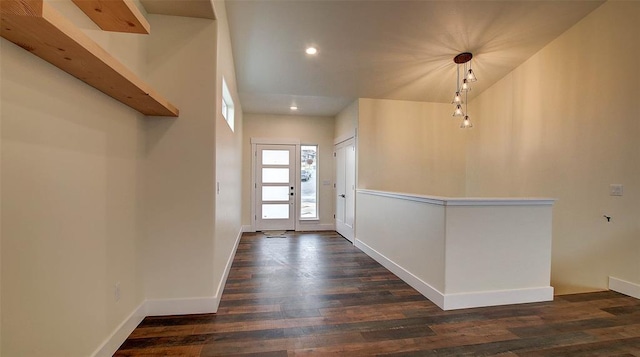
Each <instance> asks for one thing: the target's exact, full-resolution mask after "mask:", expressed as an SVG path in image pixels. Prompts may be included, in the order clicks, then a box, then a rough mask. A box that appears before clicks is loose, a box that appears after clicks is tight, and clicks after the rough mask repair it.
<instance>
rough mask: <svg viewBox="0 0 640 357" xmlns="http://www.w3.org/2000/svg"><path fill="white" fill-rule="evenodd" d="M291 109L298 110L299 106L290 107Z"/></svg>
mask: <svg viewBox="0 0 640 357" xmlns="http://www.w3.org/2000/svg"><path fill="white" fill-rule="evenodd" d="M289 109H291V110H298V107H297V106H295V105H292V106H290V107H289Z"/></svg>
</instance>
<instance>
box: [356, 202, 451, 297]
mask: <svg viewBox="0 0 640 357" xmlns="http://www.w3.org/2000/svg"><path fill="white" fill-rule="evenodd" d="M356 197H357V202H358V206H357V210H356V225H357V226H356V228H357V231H356V243H355V244H356V246H360V243H364V244H366V245H367V246H368V247H370V248H371V249H374V250H375V251H376V252H378V253H379V254H382V255H383V256H384V257H385V258H386V259H388V260H389V261H392V262H394V263H395V264H396V265H398V266H399V267H401V268H402V269H403V270H405V271H407V272H408V273H410V274H413V275H414V276H415V277H416V278H418V279H420V280H421V281H422V282H424V283H426V284H428V285H429V286H430V287H431V288H432V289H434V290H435V291H437V292H438V293H439V294H444V292H445V206H444V205H442V204H429V203H424V202H420V201H417V200H411V199H399V198H396V197H384V196H380V195H376V194H369V193H362V192H360V191H359V192H358V193H357V195H356ZM403 278H404V277H403ZM414 288H419V286H414ZM419 290H420V289H419ZM420 291H421V292H422V293H423V294H425V292H424V291H422V290H420ZM425 295H426V296H427V297H429V298H431V299H432V300H434V301H437V300H438V298H437V297H436V296H429V295H427V294H425Z"/></svg>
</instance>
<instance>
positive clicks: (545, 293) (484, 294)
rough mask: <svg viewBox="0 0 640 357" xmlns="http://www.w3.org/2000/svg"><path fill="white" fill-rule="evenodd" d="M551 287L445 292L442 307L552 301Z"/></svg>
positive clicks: (453, 308)
mask: <svg viewBox="0 0 640 357" xmlns="http://www.w3.org/2000/svg"><path fill="white" fill-rule="evenodd" d="M552 300H553V287H551V286H544V287H539V288H526V289H510V290H496V291H480V292H469V293H459V294H445V296H444V309H443V310H456V309H466V308H472V307H485V306H498V305H511V304H525V303H529V302H540V301H552Z"/></svg>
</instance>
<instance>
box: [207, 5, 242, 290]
mask: <svg viewBox="0 0 640 357" xmlns="http://www.w3.org/2000/svg"><path fill="white" fill-rule="evenodd" d="M224 5H225V4H224V2H222V1H216V2H215V10H216V17H217V23H218V41H217V42H218V46H217V56H218V59H217V61H218V62H217V63H218V66H217V67H218V68H217V78H216V91H217V94H216V107H217V108H222V92H221V88H222V77H223V76H224V79H225V82H226V83H227V86H228V87H229V91H230V93H231V95H232V97H233V102H234V105H235V119H234V122H235V125H234V131H231V129H230V128H229V126H228V125H227V122H226V121H225V119H224V117H223V116H222V112H221V111H220V110H216V159H215V160H216V161H215V162H216V169H215V170H216V183H217V185H218V187H219V191H217V194H216V208H215V211H216V213H215V217H216V223H215V242H214V272H213V274H214V284H215V287H216V297H217V298H220V297H221V296H222V290H223V289H224V283H225V280H226V274H228V269H229V268H231V263H232V262H233V254H234V252H235V247H236V244H237V241H238V240H239V238H240V234H241V230H242V223H241V214H242V131H243V127H242V122H243V114H242V105H241V103H240V98H238V95H237V86H236V76H235V68H234V64H233V54H232V51H231V38H230V36H229V27H228V23H227V14H226V9H225V6H224Z"/></svg>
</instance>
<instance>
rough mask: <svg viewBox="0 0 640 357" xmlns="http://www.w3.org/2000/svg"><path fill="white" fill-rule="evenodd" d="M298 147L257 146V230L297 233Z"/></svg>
mask: <svg viewBox="0 0 640 357" xmlns="http://www.w3.org/2000/svg"><path fill="white" fill-rule="evenodd" d="M295 152H296V147H295V145H257V151H256V153H255V154H256V160H255V162H256V171H255V172H256V184H255V190H256V194H255V198H256V201H255V205H256V207H255V212H256V217H255V220H256V230H258V231H264V230H293V229H295V201H296V200H295V193H296V184H295V182H296V180H295V179H296V160H295Z"/></svg>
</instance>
